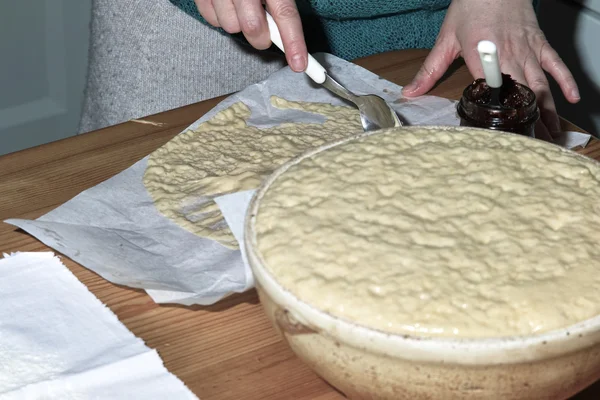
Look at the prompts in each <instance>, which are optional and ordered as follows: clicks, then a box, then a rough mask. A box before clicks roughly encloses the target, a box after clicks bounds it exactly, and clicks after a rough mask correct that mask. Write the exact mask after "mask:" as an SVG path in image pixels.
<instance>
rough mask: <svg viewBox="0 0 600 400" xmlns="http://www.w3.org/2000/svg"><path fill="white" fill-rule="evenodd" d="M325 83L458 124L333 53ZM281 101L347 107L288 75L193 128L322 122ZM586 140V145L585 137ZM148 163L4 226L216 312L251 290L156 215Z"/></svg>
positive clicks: (233, 257) (218, 248)
mask: <svg viewBox="0 0 600 400" xmlns="http://www.w3.org/2000/svg"><path fill="white" fill-rule="evenodd" d="M317 58H320V60H321V61H322V63H323V64H324V66H325V67H326V68H327V69H328V71H329V72H330V74H331V75H332V76H333V77H334V78H335V79H336V80H338V81H339V82H340V83H342V84H343V85H345V86H346V87H347V88H348V89H350V90H352V91H354V92H355V93H357V94H378V95H380V96H381V97H383V98H384V99H385V100H386V101H387V102H389V103H390V104H391V105H392V107H393V108H394V109H395V110H396V111H397V112H398V113H399V114H400V116H401V118H402V119H403V120H404V122H405V123H406V124H407V125H458V123H459V120H458V117H457V116H456V108H455V104H456V103H455V102H453V101H450V100H447V99H443V98H440V97H435V96H422V97H419V98H416V99H407V98H403V97H402V95H401V89H402V88H401V87H400V86H398V85H395V84H393V83H391V82H389V81H387V80H385V79H382V78H380V77H379V76H377V75H375V74H373V73H371V72H369V71H367V70H366V69H364V68H362V67H359V66H357V65H355V64H352V63H349V62H346V61H344V60H342V59H339V58H337V57H334V56H332V55H329V54H320V55H317ZM272 95H276V96H279V97H282V98H285V99H286V100H291V101H305V102H322V103H331V104H334V105H346V103H344V101H343V100H341V99H340V98H338V97H336V96H335V95H333V94H331V93H330V92H328V91H327V90H326V89H324V88H322V87H319V86H316V85H315V84H314V83H313V82H312V81H310V79H309V78H308V77H306V76H305V75H304V74H297V73H294V72H292V71H291V70H290V69H289V68H288V67H286V68H283V69H282V70H280V71H278V72H276V73H274V74H273V75H271V76H270V77H269V78H268V79H266V80H265V81H262V82H260V83H257V84H255V85H252V86H249V87H248V88H246V89H244V90H242V91H241V92H239V93H237V94H234V95H232V96H230V97H228V98H227V99H226V100H224V101H223V102H221V103H220V104H219V105H217V106H216V107H215V108H214V109H213V110H211V111H210V112H208V113H207V114H206V115H204V116H203V117H202V118H200V119H199V120H198V121H196V122H195V123H194V124H192V125H191V126H190V127H189V129H193V128H196V127H197V126H198V125H199V124H200V123H202V122H204V121H206V120H208V119H210V118H212V117H213V116H214V115H215V114H216V113H217V112H219V111H221V110H223V109H225V108H227V107H229V106H231V105H232V104H234V103H236V102H239V101H242V102H244V103H245V104H246V105H247V106H248V107H249V108H250V109H251V111H252V116H251V117H250V119H249V121H248V122H249V124H250V125H254V126H256V127H258V128H267V127H271V126H274V125H278V124H281V123H284V122H305V123H316V122H322V121H323V118H322V117H320V116H318V115H315V114H309V113H305V112H302V111H298V110H279V109H275V108H273V107H272V106H271V105H270V97H271V96H272ZM587 136H588V140H589V135H587ZM147 159H148V157H146V158H144V159H142V160H140V161H139V162H137V163H135V164H134V165H133V166H131V167H130V168H128V169H127V170H125V171H123V172H121V173H120V174H118V175H116V176H114V177H113V178H111V179H108V180H107V181H105V182H103V183H101V184H99V185H97V186H95V187H93V188H90V189H88V190H86V191H84V192H82V193H80V194H79V195H78V196H76V197H75V198H73V199H72V200H70V201H68V202H67V203H65V204H63V205H62V206H60V207H58V208H56V209H55V210H53V211H51V212H49V213H48V214H46V215H43V216H42V217H40V218H38V219H37V220H34V221H31V220H23V219H10V220H7V221H6V222H7V223H10V224H13V225H16V226H18V227H20V228H22V229H23V230H25V231H27V232H28V233H30V234H31V235H33V236H35V237H36V238H38V239H39V240H41V241H42V242H44V243H45V244H46V245H48V246H50V247H52V248H54V249H56V250H57V251H60V252H61V253H63V254H65V255H67V256H68V257H70V258H71V259H73V260H74V261H76V262H78V263H79V264H81V265H83V266H84V267H86V268H89V269H91V270H93V271H95V272H96V273H98V274H99V275H101V276H102V277H104V278H105V279H107V280H109V281H111V282H114V283H117V284H121V285H126V286H131V287H135V288H143V289H145V290H146V292H147V293H148V294H149V295H150V296H151V297H152V298H153V299H154V301H156V302H157V303H181V304H185V305H191V304H212V303H214V302H216V301H218V300H219V299H221V298H223V297H225V296H227V295H229V294H231V293H236V292H244V291H246V290H248V289H249V288H251V287H252V286H253V283H254V281H253V278H252V274H251V271H250V270H249V269H248V268H247V266H246V265H245V263H244V262H243V260H242V256H241V253H240V251H239V250H231V249H228V248H226V247H224V246H222V245H220V244H219V243H217V242H215V241H212V240H210V239H205V238H201V237H198V236H196V235H194V234H192V233H190V232H188V231H186V230H185V229H183V228H180V227H179V226H178V225H176V224H175V223H174V222H172V221H170V220H169V219H167V218H166V217H164V216H163V215H162V214H160V213H159V212H158V211H157V210H156V208H155V207H154V205H153V202H152V199H151V197H150V195H149V194H148V192H147V191H146V188H145V187H144V184H143V183H142V178H143V175H144V171H145V168H146V163H147Z"/></svg>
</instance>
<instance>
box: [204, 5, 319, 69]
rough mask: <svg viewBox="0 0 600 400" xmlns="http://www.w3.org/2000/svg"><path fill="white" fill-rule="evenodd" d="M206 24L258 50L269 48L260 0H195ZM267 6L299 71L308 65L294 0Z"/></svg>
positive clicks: (288, 57) (287, 55) (263, 11)
mask: <svg viewBox="0 0 600 400" xmlns="http://www.w3.org/2000/svg"><path fill="white" fill-rule="evenodd" d="M194 1H195V2H196V5H197V6H198V10H199V11H200V14H202V16H203V17H204V19H206V21H208V23H209V24H211V25H213V26H216V27H221V28H223V29H224V30H225V31H226V32H227V33H239V32H242V33H243V34H244V36H245V37H246V39H247V40H248V42H249V43H250V44H251V45H252V46H253V47H255V48H257V49H259V50H264V49H267V48H269V46H271V39H270V38H269V28H268V26H267V19H266V17H265V10H264V8H263V6H262V2H261V0H194ZM266 6H267V9H268V10H269V12H270V13H271V15H272V16H273V19H274V20H275V23H276V24H277V26H278V27H279V30H280V32H281V40H282V41H283V47H284V48H285V56H286V59H287V62H288V64H289V65H290V67H291V68H292V70H294V71H296V72H302V71H304V70H305V69H306V65H307V63H308V53H307V50H306V43H305V42H304V32H303V31H302V22H301V20H300V14H299V13H298V9H297V8H296V1H295V0H266Z"/></svg>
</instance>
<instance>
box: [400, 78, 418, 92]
mask: <svg viewBox="0 0 600 400" xmlns="http://www.w3.org/2000/svg"><path fill="white" fill-rule="evenodd" d="M417 88H418V85H417V83H416V82H414V81H413V82H411V83H409V84H408V85H406V86H404V87H403V88H402V93H410V92H414V91H415V90H417Z"/></svg>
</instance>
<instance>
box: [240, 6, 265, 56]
mask: <svg viewBox="0 0 600 400" xmlns="http://www.w3.org/2000/svg"><path fill="white" fill-rule="evenodd" d="M233 5H234V7H235V10H236V11H237V17H238V21H239V24H240V28H241V30H242V32H243V33H244V36H245V37H246V39H247V40H248V43H250V44H251V45H252V47H254V48H256V49H259V50H264V49H268V48H269V46H271V39H270V38H269V28H268V26H267V19H266V18H265V9H264V8H263V7H262V4H261V2H260V0H233Z"/></svg>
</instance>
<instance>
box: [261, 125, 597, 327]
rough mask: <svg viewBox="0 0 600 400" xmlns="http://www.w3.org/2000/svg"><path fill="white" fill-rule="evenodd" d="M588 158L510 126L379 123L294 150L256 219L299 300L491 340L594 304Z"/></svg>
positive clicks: (571, 316) (266, 251) (354, 315)
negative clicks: (347, 137) (323, 147)
mask: <svg viewBox="0 0 600 400" xmlns="http://www.w3.org/2000/svg"><path fill="white" fill-rule="evenodd" d="M599 180H600V166H599V164H598V163H596V162H594V161H593V160H591V159H587V158H584V157H581V156H577V155H575V154H573V153H570V152H567V151H564V150H562V149H561V148H558V147H554V146H551V145H549V144H546V143H544V142H542V141H538V140H531V139H527V138H523V137H520V136H516V135H503V134H498V133H488V132H485V131H478V130H472V131H462V132H461V131H457V130H455V129H450V130H445V131H443V130H431V129H425V128H421V129H411V130H405V131H396V132H395V131H387V132H385V133H381V134H375V135H372V136H369V137H366V138H362V139H360V140H354V141H351V142H349V143H346V144H344V145H341V146H336V147H334V148H331V149H329V150H327V151H325V152H321V153H319V154H317V155H315V156H312V157H310V158H307V159H304V160H303V161H302V162H300V163H299V164H297V165H295V166H293V167H291V168H290V169H289V170H288V171H287V172H285V173H284V174H283V175H281V176H280V177H278V178H277V179H276V180H275V181H274V182H273V184H272V186H271V187H270V188H269V190H268V191H267V192H266V193H265V196H264V198H263V199H262V200H261V203H260V206H259V210H258V214H257V217H256V230H257V240H258V250H259V252H260V254H262V256H263V257H264V260H265V263H266V267H267V269H268V270H270V272H271V273H272V274H273V275H274V276H275V277H276V279H277V280H278V281H279V282H280V283H281V284H282V285H283V286H284V287H285V288H287V289H288V290H290V291H291V292H292V293H294V294H295V295H296V296H297V297H298V298H300V299H301V300H303V301H305V302H307V303H310V304H312V305H314V306H316V307H318V308H320V309H322V310H324V311H326V312H328V313H330V314H332V315H334V316H337V317H341V318H344V319H347V320H352V321H355V322H358V323H359V324H361V325H365V326H368V327H371V328H375V329H379V330H382V331H387V332H395V333H400V334H414V335H421V336H460V337H499V336H508V335H525V334H531V333H538V332H543V331H548V330H552V329H555V328H561V327H565V326H568V325H570V324H573V323H576V322H579V321H582V320H584V319H587V318H590V317H593V316H595V315H597V314H599V313H600V182H599Z"/></svg>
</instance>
